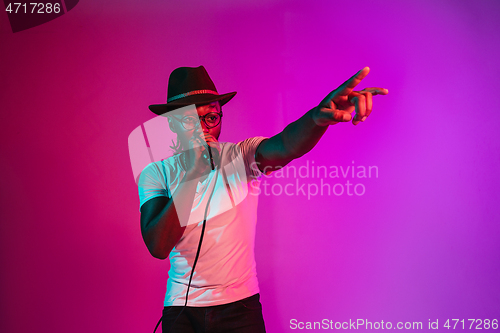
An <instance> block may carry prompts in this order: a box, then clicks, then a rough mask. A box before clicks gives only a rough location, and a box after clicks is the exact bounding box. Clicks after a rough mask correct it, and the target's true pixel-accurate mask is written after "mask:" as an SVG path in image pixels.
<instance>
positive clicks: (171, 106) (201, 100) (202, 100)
mask: <svg viewBox="0 0 500 333" xmlns="http://www.w3.org/2000/svg"><path fill="white" fill-rule="evenodd" d="M234 95H236V91H234V92H231V93H228V94H223V95H212V94H200V95H192V96H188V97H184V98H180V99H178V100H176V101H173V102H170V103H165V104H153V105H150V106H149V109H150V110H151V111H153V113H155V114H157V115H162V114H164V113H166V112H169V111H173V110H175V109H178V108H181V107H183V106H187V105H191V104H197V105H203V104H210V103H212V102H216V101H219V103H220V105H221V106H222V105H224V104H226V103H227V102H229V101H230V100H231V99H232V98H233V97H234Z"/></svg>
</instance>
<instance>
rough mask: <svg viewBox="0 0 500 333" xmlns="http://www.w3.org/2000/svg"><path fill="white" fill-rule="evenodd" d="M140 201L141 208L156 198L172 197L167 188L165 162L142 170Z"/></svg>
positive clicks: (153, 164) (139, 183)
mask: <svg viewBox="0 0 500 333" xmlns="http://www.w3.org/2000/svg"><path fill="white" fill-rule="evenodd" d="M138 186H139V200H140V206H139V207H142V205H143V204H144V203H145V202H146V201H148V200H150V199H152V198H156V197H168V198H170V197H171V196H172V195H171V193H170V190H169V189H168V186H167V175H166V172H165V166H164V164H163V161H159V162H155V163H151V164H149V165H148V166H147V167H145V168H144V170H142V172H141V175H140V177H139V182H138Z"/></svg>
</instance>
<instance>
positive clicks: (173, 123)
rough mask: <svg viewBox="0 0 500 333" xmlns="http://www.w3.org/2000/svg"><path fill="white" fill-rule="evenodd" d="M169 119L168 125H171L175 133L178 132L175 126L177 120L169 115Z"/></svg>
mask: <svg viewBox="0 0 500 333" xmlns="http://www.w3.org/2000/svg"><path fill="white" fill-rule="evenodd" d="M167 119H168V127H170V130H171V131H172V132H174V133H177V130H176V128H175V122H174V121H173V120H172V119H171V118H170V117H167Z"/></svg>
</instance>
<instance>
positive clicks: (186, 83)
mask: <svg viewBox="0 0 500 333" xmlns="http://www.w3.org/2000/svg"><path fill="white" fill-rule="evenodd" d="M234 95H236V91H234V92H231V93H228V94H223V95H219V93H218V92H217V89H216V88H215V84H214V83H213V81H212V79H211V78H210V76H208V73H207V70H206V69H205V67H203V66H200V67H179V68H176V69H174V70H173V71H172V73H171V74H170V77H169V78H168V89H167V103H165V104H153V105H150V106H149V109H150V110H151V111H153V112H154V113H156V114H157V115H162V114H164V113H165V112H168V111H172V110H175V109H178V108H181V107H183V106H186V105H191V104H197V105H203V104H209V103H212V102H215V101H219V103H220V105H221V106H222V105H224V104H226V103H227V102H229V100H230V99H231V98H233V97H234Z"/></svg>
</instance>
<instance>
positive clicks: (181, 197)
mask: <svg viewBox="0 0 500 333" xmlns="http://www.w3.org/2000/svg"><path fill="white" fill-rule="evenodd" d="M185 179H189V178H188V175H187V176H186V177H185ZM197 182H198V178H192V180H190V181H183V182H182V183H181V184H180V185H179V186H178V188H177V189H176V191H175V193H173V195H172V200H169V201H168V203H167V204H166V205H165V206H164V207H163V209H162V210H161V211H160V212H159V214H158V215H157V216H156V217H155V218H154V219H152V220H151V221H150V222H149V223H148V224H147V225H146V227H145V228H144V231H143V238H144V242H145V243H146V245H147V247H148V250H149V252H150V253H151V254H152V255H153V256H154V257H155V258H159V259H165V258H167V257H168V255H169V253H170V251H172V249H173V248H174V247H175V245H176V244H177V242H179V240H180V239H181V237H182V235H183V234H184V230H185V229H186V226H187V223H188V220H189V216H190V214H191V209H192V206H193V200H194V196H195V193H196V187H197Z"/></svg>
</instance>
